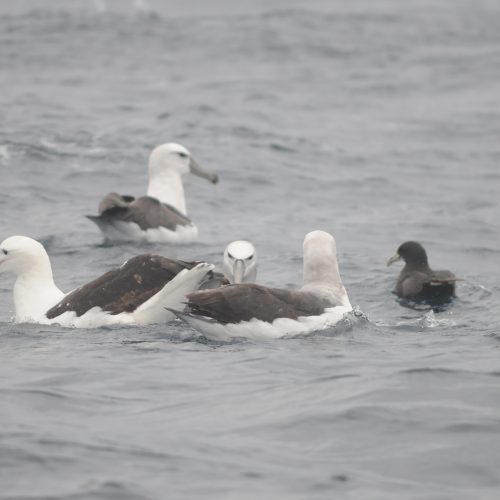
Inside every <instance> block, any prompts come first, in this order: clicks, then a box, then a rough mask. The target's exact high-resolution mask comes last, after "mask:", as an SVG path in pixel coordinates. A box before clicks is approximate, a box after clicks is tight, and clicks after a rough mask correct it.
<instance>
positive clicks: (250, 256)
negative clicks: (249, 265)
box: [245, 255, 253, 260]
mask: <svg viewBox="0 0 500 500" xmlns="http://www.w3.org/2000/svg"><path fill="white" fill-rule="evenodd" d="M252 259H253V255H249V256H248V257H247V258H246V259H245V260H252Z"/></svg>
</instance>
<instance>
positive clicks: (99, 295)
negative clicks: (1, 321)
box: [0, 236, 213, 328]
mask: <svg viewBox="0 0 500 500" xmlns="http://www.w3.org/2000/svg"><path fill="white" fill-rule="evenodd" d="M0 252H1V253H0V272H3V271H9V272H12V273H14V274H15V275H16V276H17V279H16V283H15V285H14V305H15V309H16V322H30V323H43V324H50V323H57V324H60V325H62V326H70V327H83V328H95V327H99V326H103V325H112V324H150V323H161V322H166V321H169V320H171V319H173V314H172V313H171V312H170V311H169V310H168V309H169V308H178V307H181V306H182V304H183V302H184V301H185V296H186V294H187V293H189V292H192V291H194V290H196V289H198V287H199V286H200V284H201V283H203V281H204V280H205V279H206V277H207V275H208V274H209V273H210V272H211V270H212V269H213V266H212V265H210V264H206V263H198V262H184V261H178V260H173V259H167V258H165V257H162V256H159V255H151V254H145V255H139V256H137V257H134V258H132V259H130V260H128V261H127V262H125V263H124V264H123V265H122V266H121V267H120V268H118V269H114V270H112V271H109V272H108V273H106V274H104V275H102V276H101V277H99V278H97V279H95V280H93V281H91V282H89V283H87V284H85V285H83V286H82V287H80V288H77V289H76V290H74V291H72V292H70V293H68V294H64V293H63V292H62V291H61V290H59V288H57V287H56V285H55V283H54V280H53V277H52V268H51V265H50V260H49V258H48V255H47V253H46V251H45V249H44V248H43V246H42V245H41V244H40V243H38V242H37V241H35V240H32V239H31V238H26V237H24V236H13V237H11V238H7V239H6V240H4V241H3V242H2V243H1V244H0Z"/></svg>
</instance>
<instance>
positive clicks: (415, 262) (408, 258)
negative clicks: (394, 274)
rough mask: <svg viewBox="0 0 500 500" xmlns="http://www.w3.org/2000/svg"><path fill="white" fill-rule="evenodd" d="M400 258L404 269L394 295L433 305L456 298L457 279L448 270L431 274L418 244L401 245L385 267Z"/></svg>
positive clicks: (425, 254) (407, 242) (425, 255)
mask: <svg viewBox="0 0 500 500" xmlns="http://www.w3.org/2000/svg"><path fill="white" fill-rule="evenodd" d="M400 259H403V260H404V262H405V266H404V267H403V269H402V270H401V272H400V273H399V276H398V281H397V283H396V289H395V293H396V295H397V296H398V297H401V298H403V299H408V300H412V301H415V302H428V303H431V304H433V303H439V302H446V301H448V300H450V299H451V298H453V297H454V296H455V282H456V281H458V279H457V278H456V277H455V275H454V274H453V273H452V272H451V271H433V270H432V269H431V268H430V267H429V264H428V262H427V253H426V251H425V249H424V247H423V246H422V245H421V244H420V243H418V242H416V241H406V242H405V243H402V244H401V245H400V246H399V248H398V250H397V252H396V254H395V255H394V256H393V257H391V258H390V259H389V260H388V261H387V265H388V266H390V265H391V264H392V263H394V262H396V261H397V260H400Z"/></svg>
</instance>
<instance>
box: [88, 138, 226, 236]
mask: <svg viewBox="0 0 500 500" xmlns="http://www.w3.org/2000/svg"><path fill="white" fill-rule="evenodd" d="M148 169H149V184H148V190H147V196H143V197H139V198H137V199H134V198H133V197H129V196H121V195H119V194H117V193H109V194H108V195H107V196H106V197H105V198H104V199H103V200H102V201H101V203H100V204H99V215H98V216H92V215H90V216H87V217H88V218H89V219H90V220H92V221H93V222H94V223H95V224H97V226H98V227H99V229H100V230H101V231H102V233H103V234H104V236H105V238H106V239H108V240H110V241H129V240H132V241H134V240H146V241H151V242H169V243H188V242H190V241H192V240H194V239H196V237H197V235H198V230H197V228H196V226H195V225H194V224H193V223H192V222H191V221H190V220H189V218H187V210H186V201H185V197H184V187H183V184H182V175H184V174H187V173H192V174H194V175H197V176H199V177H202V178H205V179H207V180H209V181H210V182H211V183H213V184H216V183H217V182H218V177H217V175H215V174H212V173H209V172H206V171H205V170H203V169H201V167H200V166H199V165H198V164H197V163H196V161H195V160H194V158H193V157H192V156H191V153H190V152H189V151H188V150H187V149H186V148H185V147H184V146H181V145H180V144H175V143H167V144H162V145H160V146H157V147H156V148H155V149H154V150H153V151H152V152H151V155H150V158H149V164H148ZM157 202H160V203H157ZM155 203H156V204H157V207H155ZM103 205H106V206H107V208H106V209H103Z"/></svg>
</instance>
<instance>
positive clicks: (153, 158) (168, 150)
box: [149, 142, 219, 184]
mask: <svg viewBox="0 0 500 500" xmlns="http://www.w3.org/2000/svg"><path fill="white" fill-rule="evenodd" d="M166 172H176V173H177V174H178V175H184V174H187V173H192V174H194V175H197V176H199V177H203V178H204V179H207V180H209V181H210V182H212V183H213V184H216V183H217V182H218V180H219V179H218V177H217V175H215V174H212V173H210V172H206V171H205V170H202V169H201V167H200V166H199V165H198V164H197V163H196V161H195V160H194V158H193V157H192V156H191V153H190V152H189V150H188V149H187V148H185V147H184V146H182V145H180V144H176V143H175V142H169V143H167V144H161V145H160V146H157V147H156V148H154V149H153V151H152V152H151V155H150V156H149V176H150V178H151V177H155V176H162V175H163V174H164V173H166Z"/></svg>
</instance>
